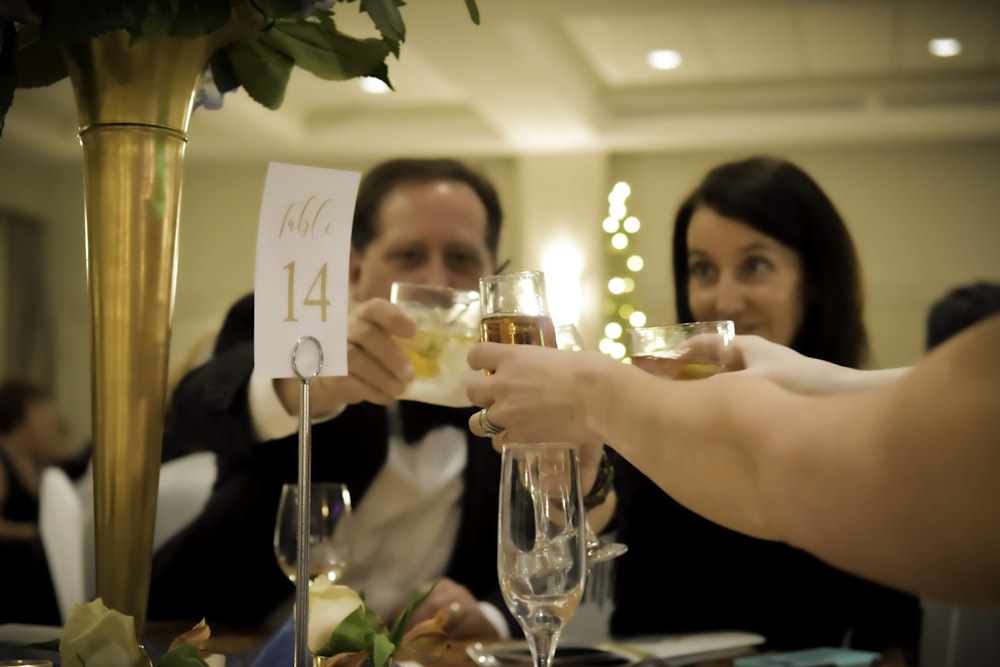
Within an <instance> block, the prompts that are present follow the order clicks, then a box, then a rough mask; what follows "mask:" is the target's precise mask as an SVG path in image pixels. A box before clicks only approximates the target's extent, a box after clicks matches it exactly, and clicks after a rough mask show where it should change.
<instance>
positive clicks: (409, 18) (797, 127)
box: [4, 0, 1000, 159]
mask: <svg viewBox="0 0 1000 667" xmlns="http://www.w3.org/2000/svg"><path fill="white" fill-rule="evenodd" d="M478 4H479V7H480V10H481V14H482V25H480V26H475V25H473V24H472V23H471V22H470V21H469V18H468V16H467V14H466V12H465V8H464V3H463V0H409V3H408V4H407V5H406V6H405V7H403V9H402V12H403V17H404V20H405V21H406V25H407V33H408V34H407V41H406V43H405V44H404V45H403V47H402V52H401V58H400V60H399V61H398V62H395V61H393V62H391V63H390V77H391V79H392V81H393V84H394V87H395V89H396V90H395V92H391V93H387V94H383V95H371V94H368V93H365V92H362V91H361V90H360V88H359V86H358V85H357V82H355V81H348V82H337V83H330V82H325V81H321V80H319V79H316V78H315V77H313V76H312V75H310V74H308V73H306V72H303V71H301V70H296V71H295V73H294V74H293V77H292V80H291V82H290V85H289V89H288V91H287V95H286V98H285V102H284V104H283V106H282V108H281V109H280V110H279V111H277V112H274V111H269V110H267V109H264V108H263V107H260V106H258V105H257V104H256V103H254V102H253V101H252V100H250V99H249V98H248V97H247V96H246V95H245V94H243V93H242V92H239V93H236V94H232V95H227V96H226V99H225V105H224V108H223V109H222V110H221V111H207V110H198V111H197V112H196V113H195V116H194V118H193V120H192V125H191V132H190V134H191V137H192V150H191V152H190V155H191V156H192V157H194V156H198V157H200V158H212V159H214V158H218V159H233V158H243V157H266V158H274V157H276V156H280V157H281V158H282V159H293V158H294V159H316V158H322V157H329V156H331V155H338V156H342V157H349V158H357V159H376V158H380V157H384V156H387V155H397V154H404V153H408V154H452V155H459V156H461V155H516V154H522V153H527V152H574V151H609V152H619V151H627V152H634V151H651V150H672V149H698V148H713V147H723V146H734V145H735V146H739V145H749V144H754V145H760V144H779V143H781V144H789V143H796V142H800V143H801V142H808V143H824V142H849V141H855V142H857V141H861V142H867V141H872V140H901V141H908V140H914V139H921V140H924V139H970V138H977V137H998V136H1000V1H998V0H978V1H968V0H965V1H963V0H950V1H949V0H936V1H920V0H913V1H908V0H478ZM337 12H338V13H337V17H338V24H339V25H340V27H341V29H342V30H345V31H346V32H351V33H352V34H356V35H359V36H363V35H365V34H368V33H372V32H373V31H372V29H371V27H370V23H369V22H368V20H367V17H366V16H364V15H359V14H358V13H357V11H356V9H355V5H343V6H338V9H337ZM935 37H956V38H958V39H960V40H961V42H962V45H963V49H962V53H961V54H960V55H958V56H956V57H953V58H936V57H934V56H932V55H931V54H930V53H929V51H928V49H927V43H928V41H929V40H930V39H931V38H935ZM652 49H674V50H677V51H679V52H680V53H681V55H682V58H683V64H682V65H681V67H679V68H678V69H674V70H670V71H657V70H654V69H652V68H650V67H649V66H648V65H647V64H646V54H647V52H648V51H650V50H652ZM74 119H75V116H74V110H73V105H72V93H71V91H70V89H69V85H68V83H67V82H65V81H63V82H61V83H59V84H56V85H55V86H51V87H49V88H44V89H36V90H26V91H18V93H17V96H16V97H15V101H14V108H13V109H12V111H11V112H10V114H9V115H8V119H7V127H6V129H5V131H4V135H5V139H7V138H13V139H14V142H15V144H19V145H21V146H27V147H30V148H31V149H35V150H41V151H43V152H44V153H46V154H47V155H50V156H52V157H57V158H61V157H65V158H76V157H77V155H78V150H79V148H78V145H77V142H76V139H75V136H74V127H75V124H74ZM5 143H6V142H5ZM195 146H197V147H196V148H195Z"/></svg>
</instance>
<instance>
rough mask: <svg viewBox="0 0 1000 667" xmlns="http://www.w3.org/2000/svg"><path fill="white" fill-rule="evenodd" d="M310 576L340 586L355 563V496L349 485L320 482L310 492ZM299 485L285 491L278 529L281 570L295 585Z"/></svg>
mask: <svg viewBox="0 0 1000 667" xmlns="http://www.w3.org/2000/svg"><path fill="white" fill-rule="evenodd" d="M309 500H310V502H309V505H310V507H309V511H310V515H309V516H310V520H309V576H310V580H312V579H315V578H316V577H326V578H327V579H329V580H330V581H331V582H339V581H340V580H341V579H342V578H343V576H344V571H345V570H346V569H347V566H348V564H349V563H350V560H351V531H352V525H351V494H350V492H349V491H348V490H347V485H346V484H338V483H330V482H317V483H314V484H313V485H312V487H311V490H310V499H309ZM298 506H299V485H298V484H285V485H284V486H282V487H281V500H280V502H279V503H278V516H277V519H276V520H275V525H274V555H275V557H276V558H277V559H278V567H280V568H281V571H282V572H284V573H285V575H286V576H287V577H288V578H289V579H290V580H291V581H292V583H294V582H295V569H296V567H297V564H298V553H297V551H298Z"/></svg>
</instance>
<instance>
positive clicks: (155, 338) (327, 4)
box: [0, 0, 479, 636]
mask: <svg viewBox="0 0 1000 667" xmlns="http://www.w3.org/2000/svg"><path fill="white" fill-rule="evenodd" d="M454 1H455V2H456V3H458V2H460V0H454ZM464 2H465V6H466V8H467V11H468V12H469V14H470V16H471V18H472V20H473V21H474V22H477V23H478V19H479V17H478V10H477V8H476V4H475V0H464ZM402 4H403V3H402V1H401V0H325V1H316V0H89V1H87V2H81V1H80V0H0V130H2V124H3V120H4V118H5V117H6V113H7V110H8V109H9V108H10V106H11V104H12V103H13V102H14V100H15V89H16V88H18V87H28V86H44V85H48V84H51V83H53V82H55V81H58V80H60V79H63V78H65V77H67V76H68V77H69V79H70V81H71V83H72V84H73V92H74V96H75V100H76V108H77V115H78V119H79V138H80V143H81V146H82V148H83V157H84V170H83V171H84V204H85V205H84V211H85V219H86V227H87V237H86V238H87V242H86V253H87V272H88V275H87V286H88V291H89V294H90V315H91V317H90V319H91V331H90V334H91V335H90V340H91V357H92V358H91V401H92V411H91V416H92V419H91V423H92V441H93V451H94V457H93V461H94V517H95V522H94V523H95V547H96V558H95V562H96V575H97V577H96V579H97V593H98V595H100V596H101V597H102V598H103V599H104V600H105V602H106V603H107V604H108V606H109V607H111V608H113V609H116V610H118V611H120V612H122V613H125V614H127V615H130V616H132V617H133V618H134V619H135V624H136V632H137V634H138V635H139V636H142V630H143V625H144V622H145V616H146V604H147V598H148V595H149V582H150V573H151V562H152V551H153V546H152V545H153V527H154V522H155V515H156V496H157V486H158V482H159V465H160V451H161V442H162V438H163V412H164V406H165V404H166V399H167V397H166V379H167V367H168V353H169V349H170V330H171V321H172V318H173V303H174V293H173V290H174V284H175V275H174V273H175V266H176V258H175V244H176V239H177V222H178V213H179V208H180V195H181V183H182V177H183V166H184V155H185V150H186V147H187V129H188V123H189V120H190V117H191V112H192V108H193V105H194V101H195V98H196V92H197V89H198V86H199V83H201V84H204V85H205V86H206V89H211V90H212V91H216V93H215V94H202V95H201V100H202V101H203V102H205V103H208V102H210V101H211V100H213V99H214V100H216V102H218V98H219V97H220V96H221V94H222V93H224V92H226V91H230V90H233V89H235V88H236V87H242V88H244V89H245V90H246V91H247V93H248V94H249V95H250V96H251V97H252V98H253V99H254V100H256V101H257V102H259V103H261V104H263V105H265V106H267V107H269V108H277V107H279V106H280V105H281V103H282V100H283V97H284V92H285V88H286V85H287V83H288V80H289V77H290V76H291V72H292V70H293V69H294V68H296V67H300V68H302V69H304V70H307V71H309V72H312V73H313V74H315V75H317V76H319V77H322V78H324V79H331V80H339V79H349V78H352V77H358V76H374V77H378V78H381V79H383V80H386V81H388V71H387V67H386V60H387V59H388V58H389V56H390V55H393V56H398V54H399V48H400V44H401V43H402V42H403V40H404V39H405V37H406V30H405V25H404V22H403V19H402V15H401V13H400V9H399V7H400V5H402ZM349 5H353V6H354V7H358V8H360V10H361V11H362V12H364V13H366V14H367V15H368V16H369V17H370V18H371V19H372V21H373V23H374V25H375V27H376V28H377V29H378V32H379V33H380V35H381V37H380V38H367V39H356V38H353V37H350V36H348V35H345V34H343V33H341V32H340V31H339V30H338V29H337V25H336V22H335V20H334V10H335V8H338V7H346V6H349Z"/></svg>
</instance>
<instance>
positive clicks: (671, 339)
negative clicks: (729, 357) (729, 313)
mask: <svg viewBox="0 0 1000 667" xmlns="http://www.w3.org/2000/svg"><path fill="white" fill-rule="evenodd" d="M625 334H626V336H627V340H628V351H629V354H630V355H635V354H636V353H637V350H638V349H639V348H643V349H642V352H646V353H648V352H650V351H661V352H662V351H665V350H666V349H669V348H670V345H669V344H670V343H673V344H679V343H682V342H684V341H687V340H690V339H691V338H694V337H695V336H705V335H717V336H721V337H722V339H723V344H724V345H729V344H730V343H731V342H732V340H733V338H735V337H736V324H735V323H734V322H733V321H732V320H717V321H705V322H681V323H680V324H661V325H656V326H645V327H632V328H629V329H626V330H625ZM655 342H658V343H659V345H658V346H656V349H654V350H648V349H645V348H646V346H648V345H650V344H651V343H655Z"/></svg>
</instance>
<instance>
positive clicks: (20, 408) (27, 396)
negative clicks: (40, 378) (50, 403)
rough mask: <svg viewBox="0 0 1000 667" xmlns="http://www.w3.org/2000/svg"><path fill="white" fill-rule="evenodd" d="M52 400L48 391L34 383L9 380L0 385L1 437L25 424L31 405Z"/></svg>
mask: <svg viewBox="0 0 1000 667" xmlns="http://www.w3.org/2000/svg"><path fill="white" fill-rule="evenodd" d="M51 398H52V396H51V394H49V392H48V391H46V390H45V389H44V388H43V387H41V386H39V385H37V384H34V383H32V382H25V381H23V380H8V381H6V382H4V383H3V384H0V435H7V434H8V433H10V432H11V431H13V430H15V429H16V428H17V427H18V426H20V425H21V424H22V422H24V418H25V417H26V416H27V414H28V406H29V405H30V404H32V403H34V402H35V401H47V400H51Z"/></svg>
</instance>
